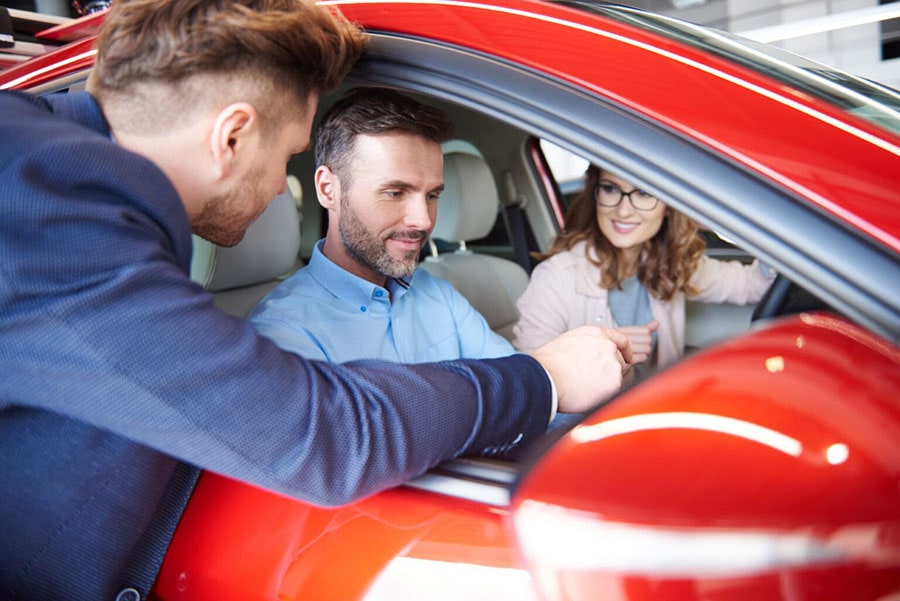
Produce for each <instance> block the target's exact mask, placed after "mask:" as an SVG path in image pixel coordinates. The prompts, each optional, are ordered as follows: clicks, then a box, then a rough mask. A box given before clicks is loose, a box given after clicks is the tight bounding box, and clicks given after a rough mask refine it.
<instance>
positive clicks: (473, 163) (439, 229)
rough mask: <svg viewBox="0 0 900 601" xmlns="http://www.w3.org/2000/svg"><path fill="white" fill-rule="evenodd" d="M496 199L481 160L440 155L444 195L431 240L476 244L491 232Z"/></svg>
mask: <svg viewBox="0 0 900 601" xmlns="http://www.w3.org/2000/svg"><path fill="white" fill-rule="evenodd" d="M499 205H500V196H499V195H498V193H497V184H496V183H495V182H494V176H493V175H492V174H491V170H490V169H489V168H488V166H487V163H485V161H484V159H482V158H481V157H479V156H476V155H474V154H470V153H466V152H449V153H447V154H445V155H444V191H443V192H441V198H440V200H439V201H438V211H437V225H435V228H434V232H432V234H431V236H432V237H433V238H439V239H441V240H445V241H452V242H458V241H460V240H477V239H479V238H484V237H485V236H487V235H488V234H489V233H490V231H491V230H492V229H493V228H494V222H495V221H496V220H497V210H498V208H499Z"/></svg>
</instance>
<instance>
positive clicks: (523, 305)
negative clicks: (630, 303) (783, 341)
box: [513, 242, 774, 367]
mask: <svg viewBox="0 0 900 601" xmlns="http://www.w3.org/2000/svg"><path fill="white" fill-rule="evenodd" d="M586 249H587V244H586V243H584V242H581V243H579V244H577V245H575V246H574V247H572V249H571V250H568V251H563V252H561V253H558V254H556V255H553V256H552V257H550V258H548V259H546V260H545V261H543V262H541V263H540V264H539V265H538V266H537V267H535V269H534V272H532V274H531V282H530V283H529V284H528V287H527V288H526V289H525V292H524V293H523V294H522V296H521V298H519V301H518V308H519V315H520V317H519V321H518V323H517V324H516V326H515V328H514V329H513V336H514V339H513V346H515V347H516V349H517V350H519V351H523V352H529V351H532V350H534V349H536V348H538V347H539V346H541V345H543V344H544V343H546V342H548V341H549V340H551V339H552V338H554V337H556V336H558V335H559V334H562V333H563V332H566V331H568V330H571V329H574V328H577V327H579V326H583V325H586V324H597V325H601V326H604V327H607V328H614V327H616V326H617V325H618V324H616V322H615V320H614V319H613V316H612V312H611V311H610V309H609V304H608V302H607V290H606V289H604V288H601V287H600V269H599V268H598V267H597V266H596V265H594V264H592V263H591V262H590V261H588V259H587V256H586V254H585V251H586ZM591 252H592V253H593V252H594V251H593V249H591ZM773 278H774V274H773V275H772V276H766V275H764V274H763V272H762V270H761V269H760V268H759V265H758V262H757V261H754V262H753V264H752V265H744V264H742V263H740V262H739V261H719V260H716V259H710V258H708V257H703V259H701V261H700V264H699V266H698V267H697V271H696V272H695V273H694V275H693V277H692V278H691V284H693V285H694V286H695V287H696V288H697V290H698V294H697V296H696V297H692V298H691V300H698V301H701V302H707V303H732V304H747V303H751V302H756V301H758V300H759V299H760V298H761V297H762V295H763V294H764V293H765V291H766V289H767V288H768V287H769V284H771V283H772V279H773ZM650 310H651V311H652V312H653V317H654V319H656V320H657V321H659V329H658V330H657V365H658V366H660V367H662V366H665V365H668V364H669V363H672V362H673V361H675V360H676V359H678V358H680V357H681V356H682V355H683V354H684V323H685V295H684V293H683V292H678V293H676V294H675V296H674V297H673V298H672V300H671V301H668V302H666V301H661V300H659V299H657V298H655V297H653V296H652V295H651V296H650Z"/></svg>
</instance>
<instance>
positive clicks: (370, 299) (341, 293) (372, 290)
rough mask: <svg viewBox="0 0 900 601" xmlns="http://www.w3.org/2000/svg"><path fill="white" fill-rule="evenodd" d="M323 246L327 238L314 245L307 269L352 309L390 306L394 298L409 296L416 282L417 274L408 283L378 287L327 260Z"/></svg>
mask: <svg viewBox="0 0 900 601" xmlns="http://www.w3.org/2000/svg"><path fill="white" fill-rule="evenodd" d="M324 243H325V239H324V238H322V239H321V240H319V241H318V242H316V243H315V245H314V246H313V252H312V256H311V257H310V258H309V263H308V264H307V266H306V269H308V270H309V273H310V275H311V276H312V277H313V279H315V280H316V281H317V282H318V283H319V284H320V285H321V286H322V287H323V288H324V289H326V290H328V292H330V293H331V294H332V295H334V296H335V297H336V298H338V299H340V300H342V301H345V302H348V303H350V304H351V305H353V306H363V305H365V306H367V307H368V306H371V305H372V304H374V303H390V299H391V297H393V299H394V300H395V301H396V300H397V299H398V298H400V297H401V296H403V295H404V294H406V292H407V290H408V288H409V286H410V285H411V284H412V280H413V279H415V273H414V274H413V276H412V277H411V278H410V279H409V281H400V280H396V279H394V278H388V281H387V287H384V286H378V285H376V284H373V283H372V282H370V281H368V280H365V279H363V278H361V277H359V276H357V275H354V274H352V273H350V272H349V271H347V270H346V269H344V268H343V267H340V266H339V265H337V264H336V263H335V262H334V261H332V260H331V259H329V258H328V257H326V256H325V255H324V254H323V253H322V245H323V244H324Z"/></svg>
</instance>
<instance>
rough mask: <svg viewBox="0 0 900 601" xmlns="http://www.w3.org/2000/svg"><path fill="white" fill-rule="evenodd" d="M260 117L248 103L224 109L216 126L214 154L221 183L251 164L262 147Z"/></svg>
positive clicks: (213, 141) (214, 161)
mask: <svg viewBox="0 0 900 601" xmlns="http://www.w3.org/2000/svg"><path fill="white" fill-rule="evenodd" d="M259 133H260V132H259V115H258V114H257V112H256V108H255V107H254V106H253V105H252V104H249V103H247V102H236V103H234V104H230V105H228V106H226V107H225V108H224V109H222V110H221V111H220V112H219V114H218V115H217V116H216V120H215V122H214V123H213V129H212V134H211V135H210V150H211V152H212V158H213V164H214V165H215V168H216V171H217V174H218V176H219V178H220V179H224V178H227V177H228V176H230V175H232V174H233V173H234V171H235V169H236V168H239V167H240V166H241V165H242V164H244V163H246V164H250V163H249V162H248V161H251V159H252V157H253V156H254V155H255V154H256V151H257V148H258V145H259Z"/></svg>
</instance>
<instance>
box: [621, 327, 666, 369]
mask: <svg viewBox="0 0 900 601" xmlns="http://www.w3.org/2000/svg"><path fill="white" fill-rule="evenodd" d="M658 327H659V322H658V321H655V320H654V321H650V322H647V323H645V324H644V325H640V326H623V327H620V328H616V329H617V330H618V331H620V332H622V333H623V334H625V336H627V337H628V342H629V343H631V357H632V363H643V362H644V361H646V360H647V358H648V357H649V356H650V351H652V350H653V332H655V331H656V329H657V328H658Z"/></svg>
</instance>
